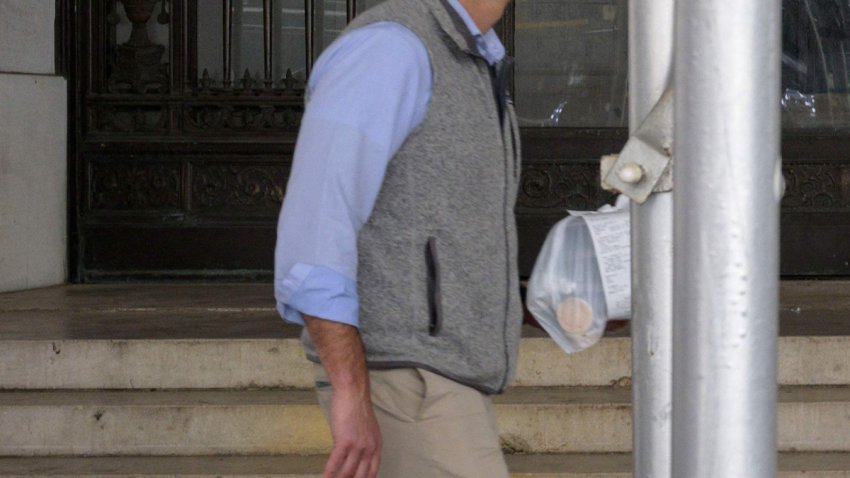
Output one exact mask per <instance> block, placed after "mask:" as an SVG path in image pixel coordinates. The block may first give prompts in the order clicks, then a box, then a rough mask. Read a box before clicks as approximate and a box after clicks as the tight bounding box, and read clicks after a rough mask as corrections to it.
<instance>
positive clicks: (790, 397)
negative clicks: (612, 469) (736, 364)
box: [0, 387, 850, 456]
mask: <svg viewBox="0 0 850 478" xmlns="http://www.w3.org/2000/svg"><path fill="white" fill-rule="evenodd" d="M630 393H631V392H630V390H629V389H628V388H623V387H603V388H586V387H546V388H514V389H511V390H510V391H509V392H508V393H506V394H505V395H502V396H499V397H496V399H495V403H496V407H495V408H496V413H497V415H498V419H499V424H500V428H501V431H502V441H503V446H504V448H505V449H506V450H509V451H511V452H521V453H589V452H592V453H603V452H604V453H616V452H628V451H630V447H631V410H630V405H629V401H630ZM848 430H850V387H792V388H785V389H783V390H782V391H781V393H780V404H779V446H780V449H781V450H783V451H841V452H850V433H848ZM329 447H330V437H329V433H328V429H327V425H326V423H325V421H324V419H323V417H322V414H321V411H320V409H319V407H318V406H317V405H316V404H315V396H314V394H313V393H312V392H309V391H298V390H294V391H293V390H291V391H278V390H274V391H267V390H257V391H158V392H141V391H122V392H103V391H93V392H66V391H53V392H45V391H41V392H0V455H2V456H36V455H42V456H43V455H176V456H179V455H217V454H224V455H232V454H239V455H250V454H293V453H294V454H316V453H324V452H327V450H329Z"/></svg>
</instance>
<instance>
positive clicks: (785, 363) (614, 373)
mask: <svg viewBox="0 0 850 478" xmlns="http://www.w3.org/2000/svg"><path fill="white" fill-rule="evenodd" d="M781 295H782V307H781V313H780V329H781V332H782V335H783V337H781V339H780V345H779V362H780V363H779V374H780V383H781V384H783V385H850V363H848V361H847V360H846V353H845V350H847V349H848V346H850V316H848V314H847V311H848V310H850V282H848V281H829V282H826V281H823V282H817V281H784V282H783V283H782V293H781ZM299 332H300V329H299V328H298V327H294V326H287V325H284V324H283V322H282V321H281V319H280V318H279V317H278V315H277V313H276V312H275V309H274V303H273V300H272V291H271V286H270V285H268V284H236V285H234V284H183V285H175V284H147V285H145V284H121V285H115V284H112V285H73V286H63V287H52V288H47V289H39V290H31V291H23V292H15V293H6V294H0V390H10V389H59V390H62V389H67V390H70V389H139V390H145V389H154V388H155V389H241V388H300V389H306V388H309V387H310V386H311V384H312V373H311V370H310V366H309V364H307V362H306V360H305V359H304V358H303V353H302V351H301V346H300V344H299V342H298V340H297V336H298V334H299ZM627 332H628V331H627V330H623V331H620V332H619V333H618V334H615V336H613V337H607V338H605V339H603V340H602V341H601V342H600V343H599V344H597V345H596V346H594V347H592V348H590V349H588V350H586V351H584V352H582V353H579V354H575V355H569V356H568V355H566V354H564V353H563V352H562V351H561V350H560V349H558V347H557V346H556V345H555V344H554V342H553V341H552V340H551V339H549V338H548V337H546V336H545V335H544V334H543V333H542V332H541V331H539V330H536V329H532V328H530V327H527V328H526V329H525V330H524V336H525V338H524V339H523V342H522V345H521V353H520V357H521V358H520V364H519V371H518V375H517V380H516V384H517V385H520V386H606V385H610V384H612V383H618V384H626V383H628V381H629V376H630V374H631V372H630V362H631V360H630V357H631V352H630V343H629V339H628V337H627V336H626V335H627Z"/></svg>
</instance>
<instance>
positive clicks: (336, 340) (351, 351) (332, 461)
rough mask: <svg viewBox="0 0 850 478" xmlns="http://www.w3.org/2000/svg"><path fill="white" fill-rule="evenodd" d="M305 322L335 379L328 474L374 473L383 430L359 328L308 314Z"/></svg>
mask: <svg viewBox="0 0 850 478" xmlns="http://www.w3.org/2000/svg"><path fill="white" fill-rule="evenodd" d="M304 323H305V324H306V326H307V330H308V332H309V333H310V338H311V340H312V341H313V344H314V345H315V347H316V352H317V353H318V354H319V359H320V360H321V361H322V366H323V367H324V368H325V371H326V372H327V374H328V378H329V379H330V381H331V407H330V408H331V412H330V413H331V416H330V423H331V435H332V436H333V450H332V451H331V456H330V458H329V459H328V463H327V465H326V466H325V471H324V474H323V478H338V477H339V478H341V477H356V478H372V477H374V476H375V475H376V474H377V473H378V465H379V463H380V456H381V432H380V430H379V429H378V422H377V420H376V419H375V413H374V411H373V410H372V399H371V397H370V395H369V372H368V370H367V368H366V357H365V354H364V353H363V343H362V342H361V340H360V333H359V332H358V330H357V328H355V327H352V326H350V325H346V324H341V323H338V322H332V321H329V320H323V319H320V318H317V317H313V316H309V315H305V316H304Z"/></svg>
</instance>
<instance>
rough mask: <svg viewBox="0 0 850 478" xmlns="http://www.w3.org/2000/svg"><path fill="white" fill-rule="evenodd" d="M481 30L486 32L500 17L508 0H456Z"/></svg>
mask: <svg viewBox="0 0 850 478" xmlns="http://www.w3.org/2000/svg"><path fill="white" fill-rule="evenodd" d="M458 1H459V2H460V4H461V5H463V8H464V9H466V11H467V13H469V16H470V17H472V21H474V22H475V25H477V26H478V29H479V30H481V32H487V31H489V30H490V29H491V28H493V26H494V25H495V24H496V22H498V21H499V19H500V18H502V15H503V14H504V13H505V8H506V7H507V6H508V1H509V0H458Z"/></svg>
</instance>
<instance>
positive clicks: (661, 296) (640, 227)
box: [629, 0, 678, 478]
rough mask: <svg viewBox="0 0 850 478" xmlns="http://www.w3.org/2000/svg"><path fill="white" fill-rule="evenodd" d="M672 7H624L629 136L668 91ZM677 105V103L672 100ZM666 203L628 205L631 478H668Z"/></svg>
mask: <svg viewBox="0 0 850 478" xmlns="http://www.w3.org/2000/svg"><path fill="white" fill-rule="evenodd" d="M673 6H674V0H630V1H629V128H630V130H631V132H632V133H633V132H634V131H635V130H636V129H637V127H638V126H640V124H641V123H642V122H643V120H644V118H646V117H647V116H648V115H649V113H650V111H652V109H653V107H654V106H655V104H656V103H657V102H658V101H659V100H660V99H661V96H662V95H663V94H664V91H665V90H666V89H667V88H668V87H669V86H670V79H671V77H672V64H673V21H674V13H673ZM676 101H678V99H677V100H676ZM672 222H673V196H672V193H669V192H664V193H655V194H652V195H651V196H650V197H649V199H648V200H647V201H646V202H645V203H644V204H636V203H632V206H631V229H632V240H631V241H632V364H633V365H632V367H633V370H632V402H633V412H632V416H633V419H632V422H633V453H634V476H635V477H637V478H669V477H670V471H671V457H670V453H671V446H670V445H671V429H672V425H671V416H670V411H671V407H672V384H671V381H672V354H673V352H672V334H673V331H672V327H673V325H672V322H673V311H672V309H673V295H672V294H673V279H672V277H673V226H672Z"/></svg>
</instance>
